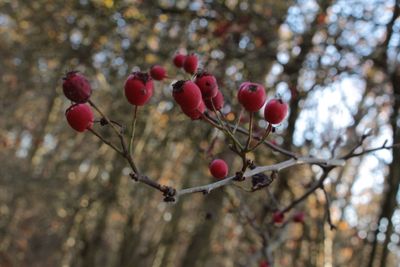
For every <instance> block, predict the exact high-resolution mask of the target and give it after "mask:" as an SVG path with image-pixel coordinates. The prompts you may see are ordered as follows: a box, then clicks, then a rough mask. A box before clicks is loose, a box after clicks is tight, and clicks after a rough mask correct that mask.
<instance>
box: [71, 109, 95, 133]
mask: <svg viewBox="0 0 400 267" xmlns="http://www.w3.org/2000/svg"><path fill="white" fill-rule="evenodd" d="M65 116H66V117H67V121H68V124H69V125H70V126H71V127H72V128H73V129H74V130H76V131H78V132H84V131H85V130H86V129H90V128H92V126H93V120H94V115H93V112H92V109H91V108H90V107H89V106H88V105H87V104H74V105H72V106H70V107H69V108H68V109H67V110H66V111H65Z"/></svg>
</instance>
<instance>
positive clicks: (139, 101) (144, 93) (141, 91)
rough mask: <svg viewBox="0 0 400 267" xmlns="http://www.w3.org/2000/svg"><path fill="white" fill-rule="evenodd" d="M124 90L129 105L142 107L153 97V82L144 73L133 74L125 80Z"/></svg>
mask: <svg viewBox="0 0 400 267" xmlns="http://www.w3.org/2000/svg"><path fill="white" fill-rule="evenodd" d="M124 89H125V96H126V98H127V99H128V101H129V103H131V104H132V105H135V106H143V105H144V104H146V103H147V102H148V101H149V100H150V98H151V96H152V95H153V80H152V79H151V77H150V75H149V74H147V73H145V72H139V71H137V72H133V73H131V74H130V75H129V76H128V78H127V79H126V81H125V86H124Z"/></svg>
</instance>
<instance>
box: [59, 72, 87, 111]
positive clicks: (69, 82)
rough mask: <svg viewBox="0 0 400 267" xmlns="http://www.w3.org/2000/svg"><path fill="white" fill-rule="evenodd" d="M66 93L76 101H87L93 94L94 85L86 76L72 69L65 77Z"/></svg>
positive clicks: (64, 88) (64, 86) (70, 98)
mask: <svg viewBox="0 0 400 267" xmlns="http://www.w3.org/2000/svg"><path fill="white" fill-rule="evenodd" d="M63 80H64V82H63V92H64V95H65V96H66V97H67V98H68V99H69V100H71V101H73V102H76V103H85V102H87V101H88V100H89V98H90V95H91V94H92V87H91V86H90V83H89V81H88V80H87V79H86V77H85V76H83V75H82V74H80V73H79V72H77V71H71V72H68V73H67V74H66V76H65V77H64V78H63Z"/></svg>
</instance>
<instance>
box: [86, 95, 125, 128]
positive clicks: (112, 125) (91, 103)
mask: <svg viewBox="0 0 400 267" xmlns="http://www.w3.org/2000/svg"><path fill="white" fill-rule="evenodd" d="M88 103H89V104H90V105H91V106H92V107H93V108H94V109H95V110H96V111H97V112H98V113H99V114H100V116H101V117H102V118H104V119H105V120H106V121H107V123H108V124H109V125H111V127H112V128H113V129H114V131H115V132H116V133H117V134H118V135H120V134H121V131H120V130H118V129H117V127H116V126H115V125H114V123H112V122H111V121H110V119H109V118H108V117H107V116H106V115H104V113H103V112H102V111H101V110H100V109H99V108H98V107H97V106H96V105H95V104H94V103H93V101H92V100H90V99H89V100H88Z"/></svg>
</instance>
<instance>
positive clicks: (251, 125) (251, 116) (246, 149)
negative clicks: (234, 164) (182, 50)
mask: <svg viewBox="0 0 400 267" xmlns="http://www.w3.org/2000/svg"><path fill="white" fill-rule="evenodd" d="M253 123H254V112H250V122H249V136H248V138H247V142H246V146H245V148H244V154H246V153H247V152H249V151H250V150H249V146H250V142H251V139H252V137H253Z"/></svg>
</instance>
